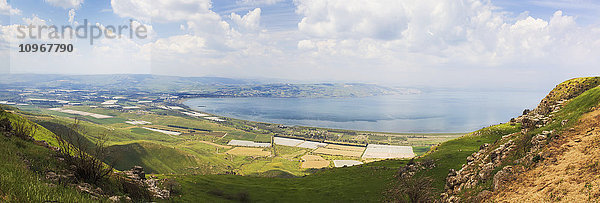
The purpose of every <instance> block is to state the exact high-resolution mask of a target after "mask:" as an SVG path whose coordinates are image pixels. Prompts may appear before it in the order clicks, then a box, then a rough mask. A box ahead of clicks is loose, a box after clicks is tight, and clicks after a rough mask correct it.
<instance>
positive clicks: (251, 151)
mask: <svg viewBox="0 0 600 203" xmlns="http://www.w3.org/2000/svg"><path fill="white" fill-rule="evenodd" d="M226 153H227V154H231V155H237V156H270V155H271V152H270V151H265V150H264V149H262V148H252V147H235V148H233V149H231V150H229V151H227V152H226Z"/></svg>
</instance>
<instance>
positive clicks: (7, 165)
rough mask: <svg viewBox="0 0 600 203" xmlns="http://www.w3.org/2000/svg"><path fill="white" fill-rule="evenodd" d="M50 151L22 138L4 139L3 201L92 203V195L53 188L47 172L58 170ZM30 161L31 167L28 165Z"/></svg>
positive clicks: (0, 147)
mask: <svg viewBox="0 0 600 203" xmlns="http://www.w3.org/2000/svg"><path fill="white" fill-rule="evenodd" d="M52 157H53V154H52V153H51V151H49V150H48V149H46V148H44V147H41V146H37V145H34V144H33V143H31V142H26V141H23V140H21V139H18V138H6V137H4V136H2V137H0V160H1V161H2V163H1V164H0V165H1V167H0V200H2V201H13V202H43V201H57V202H90V201H98V200H93V199H92V198H91V197H90V196H89V195H87V194H82V193H79V192H78V191H76V190H75V189H74V188H70V187H67V186H65V185H54V186H51V185H49V184H48V182H46V181H44V180H43V177H44V175H43V172H44V171H45V170H48V169H54V168H58V166H57V165H58V164H59V163H56V161H55V160H54V159H53V158H52ZM24 160H28V162H29V164H30V165H31V166H29V168H28V166H27V165H26V164H25V163H24Z"/></svg>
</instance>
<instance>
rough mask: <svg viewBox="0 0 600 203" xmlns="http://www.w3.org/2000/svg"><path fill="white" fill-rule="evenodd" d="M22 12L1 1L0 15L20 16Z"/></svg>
mask: <svg viewBox="0 0 600 203" xmlns="http://www.w3.org/2000/svg"><path fill="white" fill-rule="evenodd" d="M20 14H21V10H19V9H16V8H13V7H11V6H10V5H9V4H8V2H7V1H6V0H0V15H20Z"/></svg>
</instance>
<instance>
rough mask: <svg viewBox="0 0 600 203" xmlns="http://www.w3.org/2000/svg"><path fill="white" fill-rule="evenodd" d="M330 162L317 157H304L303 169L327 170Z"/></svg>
mask: <svg viewBox="0 0 600 203" xmlns="http://www.w3.org/2000/svg"><path fill="white" fill-rule="evenodd" d="M329 163H330V161H328V160H325V159H324V158H323V157H321V156H317V155H304V156H302V168H325V167H328V166H329Z"/></svg>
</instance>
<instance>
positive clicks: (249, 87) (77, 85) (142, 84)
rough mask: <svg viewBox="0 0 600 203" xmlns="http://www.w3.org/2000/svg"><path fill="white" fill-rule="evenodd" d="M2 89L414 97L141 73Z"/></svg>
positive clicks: (27, 79) (56, 78)
mask: <svg viewBox="0 0 600 203" xmlns="http://www.w3.org/2000/svg"><path fill="white" fill-rule="evenodd" d="M0 87H2V88H4V89H11V88H14V89H22V88H36V89H48V88H51V89H77V90H111V91H147V92H165V93H167V92H168V93H173V92H178V93H182V92H183V93H192V94H214V95H222V96H238V97H251V96H261V97H361V96H375V95H386V94H414V93H419V91H418V90H414V89H406V88H388V87H383V86H378V85H373V84H362V83H317V84H285V83H263V82H258V81H254V80H246V79H231V78H221V77H178V76H162V75H147V74H146V75H144V74H118V75H54V74H50V75H45V74H8V75H1V76H0Z"/></svg>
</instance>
